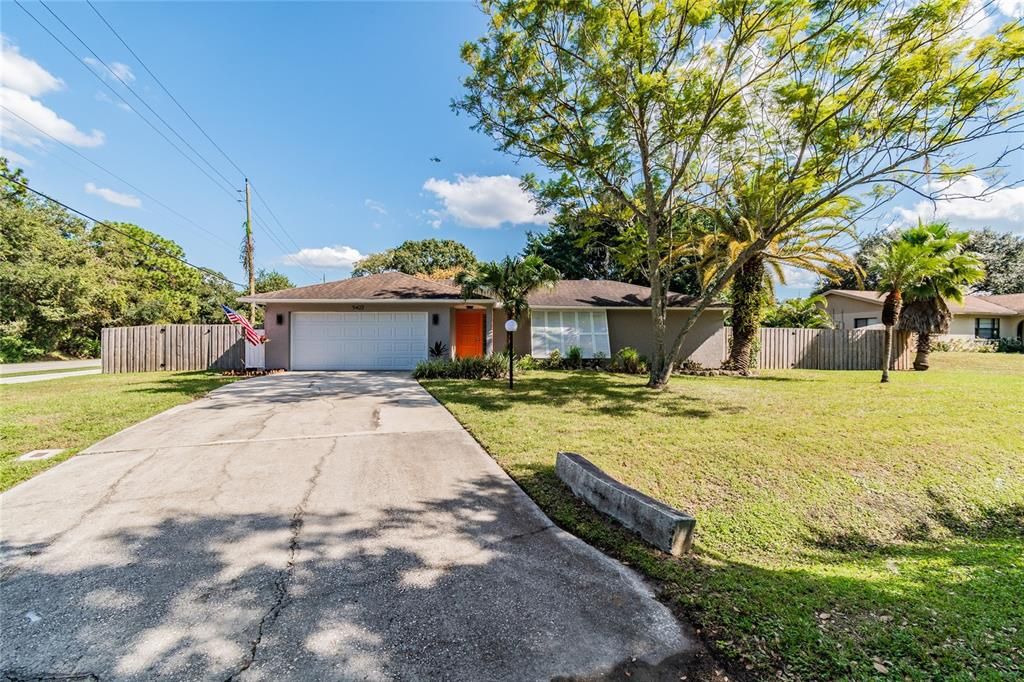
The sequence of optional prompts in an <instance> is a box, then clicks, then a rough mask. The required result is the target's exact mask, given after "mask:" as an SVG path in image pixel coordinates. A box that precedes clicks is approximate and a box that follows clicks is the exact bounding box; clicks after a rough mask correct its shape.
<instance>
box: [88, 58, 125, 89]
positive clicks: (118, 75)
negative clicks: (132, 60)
mask: <svg viewBox="0 0 1024 682" xmlns="http://www.w3.org/2000/svg"><path fill="white" fill-rule="evenodd" d="M82 61H83V62H85V63H86V64H88V65H89V66H90V67H91V68H92V70H93V71H95V72H96V73H98V74H100V75H101V76H103V77H104V78H106V79H108V80H115V81H117V80H120V81H124V82H125V83H131V82H132V81H134V80H135V73H134V72H133V71H132V67H130V66H128V65H127V64H122V63H121V62H109V66H110V68H107V67H106V66H104V65H103V64H102V62H100V60H98V59H93V58H92V57H86V58H85V59H83V60H82Z"/></svg>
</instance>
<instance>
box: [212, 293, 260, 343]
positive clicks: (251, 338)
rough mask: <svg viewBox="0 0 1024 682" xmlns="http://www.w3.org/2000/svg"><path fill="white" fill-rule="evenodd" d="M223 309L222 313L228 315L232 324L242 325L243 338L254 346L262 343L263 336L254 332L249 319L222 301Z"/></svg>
mask: <svg viewBox="0 0 1024 682" xmlns="http://www.w3.org/2000/svg"><path fill="white" fill-rule="evenodd" d="M220 307H221V308H223V309H224V314H225V315H227V316H228V319H229V320H231V322H232V323H233V324H239V325H242V331H243V332H245V340H246V341H248V342H249V343H251V344H252V345H254V346H258V345H260V344H261V343H263V337H261V336H260V335H259V334H257V333H256V330H255V329H253V328H252V325H251V324H249V320H247V319H245V318H244V317H242V316H241V315H239V314H238V313H236V312H235V311H234V310H232V309H231V308H229V307H227V306H226V305H224V304H223V303H222V304H221V306H220Z"/></svg>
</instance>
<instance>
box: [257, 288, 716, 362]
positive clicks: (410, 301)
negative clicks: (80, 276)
mask: <svg viewBox="0 0 1024 682" xmlns="http://www.w3.org/2000/svg"><path fill="white" fill-rule="evenodd" d="M240 300H241V301H243V302H246V303H249V302H253V303H257V304H259V305H262V306H264V307H265V312H266V317H265V320H266V321H265V324H264V326H265V328H266V333H267V338H268V339H269V343H268V345H267V347H266V366H267V367H271V368H285V369H292V370H316V369H380V370H387V369H396V370H397V369H411V368H413V367H415V365H416V363H418V362H420V361H421V360H425V359H426V358H427V354H428V349H429V348H431V347H433V346H435V345H437V344H441V345H443V346H444V347H445V348H446V351H445V355H446V356H449V357H468V356H480V355H485V354H489V353H492V352H495V351H501V350H504V348H505V330H504V325H505V319H506V318H505V314H504V313H503V312H502V310H501V308H500V306H498V305H496V303H495V301H493V300H492V299H489V298H478V299H470V300H463V298H462V295H461V292H460V289H459V287H458V286H456V285H455V284H453V283H451V282H435V281H427V280H422V279H419V278H417V277H412V276H410V275H404V274H401V273H397V272H386V273H382V274H379V275H367V276H365V277H353V278H351V279H344V280H339V281H336V282H327V283H325V284H314V285H311V286H306V287H296V288H294V289H284V290H281V291H274V292H270V293H266V294H257V295H255V296H245V297H242V298H241V299H240ZM692 302H693V300H692V299H690V298H688V297H685V296H681V295H678V294H672V295H671V296H670V309H669V314H668V316H669V320H668V336H667V342H668V343H671V341H672V339H673V338H674V334H675V333H676V332H678V330H679V329H680V328H681V327H682V324H683V321H684V319H685V318H686V316H687V314H688V313H689V312H690V310H691V308H688V307H687V306H690V305H692ZM530 306H531V312H530V319H527V320H520V321H519V331H517V332H516V334H515V349H516V352H518V353H523V354H526V353H530V354H532V355H534V356H536V357H547V356H548V355H550V353H551V351H554V350H558V351H559V352H560V353H562V355H565V354H566V353H567V352H568V350H569V348H570V347H571V346H579V347H580V348H581V349H582V350H583V356H584V357H588V358H589V357H594V356H596V355H598V354H604V355H605V356H607V357H611V356H612V355H614V354H615V353H616V352H617V351H618V350H620V349H621V348H624V347H626V346H632V347H634V348H636V349H637V350H639V351H640V352H641V353H643V354H644V355H650V353H651V351H652V349H653V346H654V344H653V339H652V336H651V311H650V289H648V288H646V287H641V286H635V285H632V284H624V283H622V282H612V281H607V280H564V281H561V282H559V283H558V284H556V285H555V286H554V287H553V288H551V289H541V290H539V291H537V292H536V293H534V294H533V295H532V296H530ZM726 310H727V307H726V306H724V305H716V306H711V307H709V308H708V309H706V310H705V311H704V312H702V313H701V316H700V318H699V319H698V320H697V324H696V325H695V326H694V328H693V330H692V331H691V333H690V334H689V336H688V340H687V345H686V346H685V347H684V348H683V357H684V358H686V357H688V358H691V359H693V360H695V361H697V362H700V363H701V364H703V365H706V366H710V367H717V366H719V365H720V364H721V362H722V358H723V357H724V354H725V329H724V319H725V312H726Z"/></svg>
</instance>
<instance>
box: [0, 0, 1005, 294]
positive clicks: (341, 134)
mask: <svg viewBox="0 0 1024 682" xmlns="http://www.w3.org/2000/svg"><path fill="white" fill-rule="evenodd" d="M24 4H25V5H26V7H27V8H28V10H29V11H31V12H32V13H33V14H35V15H36V16H37V17H38V18H39V19H40V20H41V21H42V22H44V23H45V24H46V25H47V26H48V27H49V28H50V29H51V30H52V31H53V32H54V33H56V34H57V35H58V36H59V37H60V38H61V39H62V40H64V41H65V42H66V44H67V45H68V46H69V47H71V49H72V50H73V51H74V52H75V53H76V55H78V57H79V58H78V59H76V58H74V57H72V56H71V55H69V54H68V53H67V52H66V51H65V50H64V49H63V48H62V47H61V46H60V45H59V44H58V43H56V42H55V41H54V40H53V38H51V37H50V36H49V35H47V34H46V33H45V32H44V31H43V29H42V28H40V27H39V26H38V25H37V24H36V23H35V22H33V21H32V20H31V19H30V18H29V17H28V16H27V15H26V14H25V13H24V12H23V11H22V10H21V9H20V8H18V6H17V5H15V4H14V3H13V2H9V1H5V2H3V4H2V5H0V20H2V23H0V27H2V33H3V40H4V48H3V49H4V64H5V68H4V70H3V71H4V74H5V75H4V86H5V87H4V89H3V93H4V101H5V102H6V104H5V106H10V107H11V108H15V109H17V110H18V111H20V112H21V113H22V115H23V116H25V117H26V118H27V119H30V120H32V121H33V122H35V123H36V125H38V126H40V127H42V128H43V129H44V130H46V131H47V132H49V133H50V134H51V135H54V136H56V137H58V138H60V139H61V140H62V141H64V142H65V143H66V144H69V145H70V146H72V147H73V148H74V149H75V150H77V151H78V152H79V153H81V154H83V155H85V156H86V157H88V158H89V159H91V160H93V161H95V162H96V163H98V164H100V165H102V166H104V167H106V168H107V169H109V170H111V171H113V172H114V173H116V174H117V175H119V176H121V178H123V179H125V180H127V181H129V182H130V183H132V184H133V185H135V186H136V187H137V188H139V189H141V190H142V191H143V192H145V193H148V194H149V195H151V196H152V197H155V199H157V200H159V201H160V202H163V203H164V204H167V205H169V206H171V207H173V208H174V209H175V210H176V211H177V212H179V213H181V214H183V215H184V216H185V217H186V218H188V219H189V220H191V221H194V222H195V223H198V224H199V225H200V226H201V227H202V228H203V229H205V230H207V231H208V232H209V233H212V235H211V234H208V233H207V232H203V231H201V230H200V229H198V228H196V227H195V226H194V225H192V224H190V223H189V222H187V221H186V220H183V219H182V218H181V217H179V216H177V215H175V214H174V213H171V212H169V211H168V210H166V209H165V208H163V207H162V206H160V205H159V204H158V203H156V202H155V201H154V200H153V199H152V198H151V197H149V196H145V195H143V194H141V193H140V192H139V191H136V189H133V188H131V187H129V186H126V185H125V183H123V182H121V181H120V180H116V179H114V178H112V177H110V176H108V175H106V174H105V173H103V172H101V171H100V170H98V169H97V168H95V167H94V166H91V165H90V164H89V163H87V162H86V161H83V160H82V159H81V158H79V157H77V156H76V155H75V154H74V153H73V152H71V151H69V150H68V149H66V148H65V147H63V146H61V145H60V144H58V143H56V142H54V141H53V140H51V139H50V138H49V137H46V136H45V135H42V134H40V133H38V132H37V131H36V130H35V129H32V128H30V127H28V126H27V125H26V124H24V123H23V122H22V121H21V120H19V119H15V118H14V117H13V116H11V115H9V114H8V112H7V111H4V110H0V119H2V123H3V127H2V129H3V138H2V139H0V147H2V148H3V150H4V151H3V153H4V154H6V155H8V156H9V157H11V158H13V159H14V160H15V161H16V165H21V166H23V167H24V168H25V171H26V174H27V175H28V176H29V178H30V179H31V182H32V184H33V186H34V187H36V188H37V189H40V190H41V191H45V192H48V193H51V194H52V195H54V196H55V197H57V198H59V199H61V200H63V201H65V202H66V203H68V204H70V205H72V206H74V207H76V208H80V209H82V210H84V211H85V212H87V213H89V214H91V215H94V216H96V217H98V218H101V219H107V220H123V221H128V222H134V223H137V224H139V225H142V226H144V227H146V228H148V229H151V230H154V231H156V232H158V233H160V234H162V235H165V236H168V237H170V238H172V239H175V240H176V241H178V242H179V243H180V244H182V246H183V247H184V248H185V249H186V252H187V253H188V255H189V257H190V259H191V260H193V261H194V262H197V263H200V264H202V265H205V266H208V267H212V268H215V269H218V270H222V271H223V272H225V273H226V274H228V275H229V276H230V277H231V278H232V279H235V280H236V281H241V280H242V271H241V268H240V267H239V265H238V262H237V253H238V243H239V241H240V239H241V237H242V221H243V220H244V212H243V207H242V205H241V204H240V203H238V202H237V201H236V200H235V199H234V198H232V197H231V196H229V193H228V192H225V191H224V189H222V188H218V187H217V186H216V185H215V184H214V183H213V182H212V181H211V180H209V179H208V178H207V177H205V176H204V175H202V174H201V173H200V172H199V171H198V170H196V168H195V166H193V165H192V164H190V163H189V162H188V161H186V160H185V159H184V158H183V157H182V156H181V155H179V154H178V152H176V151H175V150H174V149H173V148H172V147H171V146H170V145H169V144H168V143H167V142H165V141H164V140H163V139H161V138H160V137H159V136H158V135H157V134H156V133H155V132H154V131H153V130H152V129H151V128H149V127H148V126H147V125H146V124H145V123H144V122H143V121H142V120H141V119H140V118H139V117H138V116H137V115H136V114H134V113H132V112H131V111H130V110H126V109H127V107H125V106H124V105H123V103H122V102H120V100H118V99H117V98H116V97H115V96H114V94H113V93H112V92H111V90H109V89H108V88H106V87H105V86H104V85H103V84H102V83H101V82H100V80H98V79H97V78H96V77H95V76H94V75H93V74H92V73H90V68H92V69H94V73H99V74H101V78H104V79H105V80H106V82H107V83H108V84H110V85H111V87H113V88H114V89H116V90H117V91H118V92H121V93H122V94H123V95H124V97H125V98H127V99H128V101H129V102H131V103H132V105H133V106H135V107H136V108H137V109H138V110H139V111H140V112H142V113H143V114H145V115H147V116H148V117H149V118H151V119H153V116H152V114H151V113H150V112H149V111H147V110H146V109H145V108H144V107H143V106H142V105H141V104H139V103H138V102H137V101H136V100H135V99H134V98H133V97H132V95H131V94H129V93H128V92H127V90H126V89H125V88H124V86H123V85H122V84H121V83H120V82H118V81H117V80H116V78H114V77H113V76H112V75H111V74H110V73H108V72H107V71H106V69H105V68H104V67H102V66H101V65H99V64H96V63H93V64H92V67H90V66H89V65H88V64H85V63H83V61H82V60H81V58H82V57H88V56H89V53H88V52H87V51H86V48H85V47H83V46H82V44H81V43H79V42H78V41H77V40H76V39H75V38H74V37H73V36H72V35H71V34H69V33H68V32H67V31H66V30H65V29H64V28H63V27H62V26H61V25H60V24H59V23H58V22H57V20H56V19H55V18H54V17H53V16H52V15H50V14H49V13H48V12H47V11H46V9H45V8H44V7H43V6H42V5H41V4H38V3H36V2H25V3H24ZM48 4H49V5H50V7H51V8H52V9H53V10H54V11H55V12H56V13H57V14H58V15H59V16H60V18H61V19H63V20H64V22H66V23H67V24H68V26H70V27H71V28H72V29H73V30H74V31H75V32H76V33H78V35H79V36H81V38H82V39H83V40H84V41H85V42H86V43H87V44H88V45H89V46H90V47H92V49H93V50H95V51H96V53H97V54H98V56H99V57H100V58H101V59H102V60H103V61H105V62H106V63H107V64H108V65H110V66H111V67H113V68H114V70H115V71H117V72H118V74H119V75H120V76H121V77H122V78H123V79H124V80H126V81H127V82H128V83H129V84H130V85H131V86H132V87H133V88H134V89H135V90H136V91H137V92H138V93H139V94H140V95H142V97H143V98H144V99H145V100H146V101H147V102H149V104H150V105H151V106H152V107H153V108H154V109H155V110H156V111H157V112H158V113H159V114H160V115H161V116H163V117H164V118H165V119H166V120H167V121H168V122H170V123H171V125H173V126H174V127H175V129H176V130H177V131H178V132H180V133H181V134H182V135H183V136H184V137H185V138H186V139H187V140H188V141H189V143H190V144H192V145H193V146H195V147H196V148H197V149H198V150H199V151H200V152H202V154H203V155H204V156H205V157H206V158H207V159H208V160H209V161H210V162H211V163H212V164H213V165H214V166H215V167H217V169H218V170H219V171H220V172H221V173H223V175H225V176H226V177H227V178H228V179H229V180H231V182H232V185H233V187H232V189H234V188H241V186H242V176H241V175H240V174H239V173H238V172H237V171H236V170H235V169H234V168H232V166H231V165H230V164H229V162H228V161H227V160H225V159H224V157H222V156H221V155H220V154H219V152H218V151H217V150H216V149H214V148H213V147H212V146H211V145H210V144H209V143H208V142H207V141H206V140H205V139H204V138H203V136H202V134H201V133H200V132H199V131H198V130H197V129H196V128H195V127H193V126H192V124H191V123H190V122H189V121H188V120H187V119H186V118H185V116H184V115H183V114H182V113H181V111H180V110H178V108H177V107H176V106H175V104H174V103H173V102H172V101H171V100H170V99H169V98H168V97H167V95H166V94H165V93H164V92H163V91H162V90H161V89H160V87H159V85H157V83H156V82H155V81H153V79H152V78H151V77H150V76H149V75H148V74H147V73H146V72H145V70H144V69H143V68H142V67H141V66H140V65H139V63H138V62H137V61H136V60H135V59H134V58H133V57H132V55H131V54H130V53H129V52H128V51H127V50H126V49H125V48H124V47H123V46H122V45H121V44H120V43H119V42H118V40H117V38H116V37H115V36H114V35H113V34H112V33H111V32H110V30H109V29H108V28H107V27H106V26H105V25H104V24H103V23H102V22H101V20H100V19H99V17H97V15H96V14H95V13H93V11H92V10H91V9H90V8H89V6H88V5H86V4H84V3H52V4H51V3H48ZM1021 5H1022V3H1021V1H1020V0H1001V1H1000V2H999V3H998V6H999V7H1000V8H1002V9H1004V10H1006V11H1008V12H1014V13H1017V12H1020V11H1024V7H1022V6H1021ZM1004 6H1005V7H1004ZM97 7H98V8H99V10H100V12H101V13H102V14H103V15H104V16H105V18H106V19H107V20H108V21H109V22H110V23H111V24H112V25H113V26H114V28H116V29H117V30H118V32H119V33H120V34H121V35H122V37H124V38H125V40H126V41H127V42H128V44H129V45H130V46H131V47H132V48H133V49H134V50H135V51H136V53H138V55H139V56H140V57H141V58H142V59H143V61H145V62H146V65H147V66H149V68H150V69H151V70H152V71H153V72H154V73H155V74H156V76H157V77H158V78H160V80H161V81H163V83H164V85H166V86H167V88H168V89H169V90H170V91H171V93H173V94H174V96H175V97H176V98H177V99H178V100H179V101H180V102H181V103H182V104H183V105H184V107H185V108H186V109H187V110H188V112H189V113H190V114H191V115H192V116H194V117H195V118H196V120H197V121H198V122H199V123H200V124H201V125H202V126H203V128H204V129H205V130H206V131H207V133H209V134H210V136H211V137H212V138H213V139H214V140H215V141H216V142H217V144H219V145H220V146H221V147H222V148H223V149H224V150H225V151H226V152H227V153H228V155H229V156H230V157H231V158H232V159H233V160H234V161H235V163H237V164H238V165H239V166H240V167H241V168H242V169H243V170H245V172H246V173H247V174H248V175H249V177H250V178H251V180H252V181H253V183H254V185H255V187H256V188H257V190H258V192H259V194H260V195H262V197H263V198H264V199H266V201H267V202H268V203H269V206H270V209H271V210H272V211H273V214H276V216H277V218H278V219H280V221H281V223H282V224H283V226H284V228H286V231H287V236H286V235H285V234H284V231H283V230H282V229H281V227H280V226H278V224H277V222H276V221H275V219H274V218H273V217H272V215H271V213H270V212H269V211H268V209H267V208H266V207H264V205H263V204H262V203H260V202H259V201H256V202H255V207H256V214H257V220H256V221H255V222H256V240H257V251H256V253H257V266H258V267H264V268H273V269H278V270H280V271H282V272H285V273H287V274H288V275H289V276H290V277H291V278H292V279H293V280H294V281H295V282H297V283H299V284H307V283H311V282H314V281H319V280H320V278H321V277H322V276H324V275H326V277H327V279H335V278H338V277H342V276H346V275H347V269H346V266H348V265H349V264H350V263H351V261H352V260H353V259H354V258H356V257H357V256H358V255H360V254H368V253H372V252H375V251H379V250H382V249H384V248H387V247H390V246H394V245H397V244H398V243H400V242H402V241H403V240H406V239H422V238H427V237H438V238H451V239H457V240H459V241H462V242H464V243H465V244H467V245H468V246H469V247H470V248H472V249H473V250H474V251H475V252H476V253H477V255H478V256H480V257H481V258H485V259H491V258H498V257H501V256H503V255H505V254H506V253H510V252H517V251H518V250H519V249H521V247H522V245H523V243H524V241H525V235H526V231H527V230H528V229H541V230H542V229H544V225H543V218H540V217H537V216H535V215H533V211H532V209H531V206H530V204H529V200H528V198H527V197H526V196H525V195H523V194H522V193H521V192H520V191H519V189H518V187H517V183H516V178H518V176H520V175H522V174H523V173H525V172H531V171H537V170H538V169H537V168H536V167H535V166H534V165H533V164H532V163H530V162H528V161H519V162H517V161H516V160H515V159H513V158H511V157H509V156H507V155H504V154H501V153H500V152H497V151H495V150H494V144H493V142H492V141H491V140H490V139H489V138H487V137H486V136H484V135H482V134H480V133H476V132H473V131H472V130H470V127H469V126H470V121H469V120H468V119H467V118H466V117H465V116H457V115H456V114H454V113H453V112H452V111H451V110H450V108H449V102H450V101H451V99H452V98H453V97H456V96H458V95H459V94H460V90H461V86H460V78H461V77H462V76H463V75H464V73H465V67H464V66H463V65H462V64H461V62H460V60H459V47H460V45H461V44H462V43H463V42H464V41H466V40H472V39H474V38H476V37H477V36H479V35H480V34H481V33H482V31H483V30H484V28H485V21H484V17H483V16H482V14H481V13H480V12H479V10H478V9H477V8H476V7H475V6H473V5H471V4H468V3H377V4H369V3H326V2H324V3H288V4H281V3H263V2H261V3H244V4H243V3H216V4H215V3H199V2H188V3H184V2H183V3H149V2H146V3H142V2H134V3H107V2H104V3H99V4H97ZM90 61H92V60H91V57H90ZM154 122H156V121H155V119H154ZM157 125H159V123H157ZM168 135H169V136H170V137H171V139H172V140H174V141H175V142H176V143H177V144H178V145H179V146H183V145H181V143H180V141H178V140H177V139H175V138H174V137H173V136H172V135H170V134H169V133H168ZM988 151H990V150H987V149H981V150H979V153H986V152H988ZM431 157H437V158H439V159H440V162H435V161H432V160H431ZM1014 162H1015V163H1016V164H1017V165H1020V164H1021V159H1020V158H1019V157H1017V158H1016V159H1014ZM1017 175H1024V172H1022V173H1019V174H1017ZM215 177H216V176H215ZM220 182H221V184H226V183H224V182H223V181H220ZM919 210H920V211H934V210H936V209H935V208H933V207H925V206H920V207H919V206H915V202H914V201H913V200H911V199H909V198H907V199H905V200H903V201H901V202H897V204H896V205H895V206H894V207H892V208H891V209H890V210H889V211H888V212H887V214H886V216H884V219H886V220H888V219H890V218H895V219H909V218H908V216H913V215H916V214H917V213H918V212H919ZM901 211H902V212H901ZM938 211H939V213H940V215H941V216H942V217H945V218H949V219H951V220H953V222H956V223H958V224H961V225H963V226H978V225H982V224H992V225H993V226H995V227H998V228H1000V229H1005V230H1009V231H1015V232H1022V231H1024V218H1022V216H1024V189H1014V188H1007V189H1006V190H1004V191H1003V192H1000V193H999V196H998V197H997V199H996V200H995V201H988V202H986V203H985V204H984V205H982V204H980V203H979V202H971V203H970V204H969V205H968V204H964V202H947V203H946V204H944V205H942V206H939V207H938ZM264 225H270V226H271V227H272V228H273V229H274V231H276V233H277V236H278V240H279V241H280V242H281V244H280V245H278V244H276V243H275V242H274V240H273V239H272V238H271V236H270V235H268V234H267V230H266V228H265V227H264ZM871 227H874V226H871ZM299 263H301V264H302V265H304V267H300V266H299ZM809 281H810V280H809V279H808V278H801V277H798V278H797V281H796V282H795V283H796V284H797V285H798V286H795V287H788V288H786V289H784V290H782V291H781V292H780V293H781V294H782V295H783V296H786V295H792V294H799V293H803V292H805V291H806V286H800V285H801V284H803V285H806V284H807V283H809Z"/></svg>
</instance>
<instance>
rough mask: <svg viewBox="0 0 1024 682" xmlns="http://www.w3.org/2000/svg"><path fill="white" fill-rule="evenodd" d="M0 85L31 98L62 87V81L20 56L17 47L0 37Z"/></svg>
mask: <svg viewBox="0 0 1024 682" xmlns="http://www.w3.org/2000/svg"><path fill="white" fill-rule="evenodd" d="M0 83H3V84H4V85H5V86H7V87H8V88H11V89H12V90H16V91H18V92H23V93H25V94H26V95H29V96H31V97H38V96H39V95H42V94H45V93H47V92H53V91H54V90H60V89H61V88H63V87H64V81H62V80H61V79H59V78H57V77H56V76H54V75H53V74H52V73H50V72H49V71H47V70H46V69H44V68H43V67H42V66H40V65H39V64H38V63H36V62H34V61H32V60H31V59H29V58H27V57H24V56H22V54H21V52H20V51H19V50H18V48H17V46H15V45H12V44H11V43H10V42H8V40H7V39H6V38H5V37H3V36H2V35H0Z"/></svg>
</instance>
